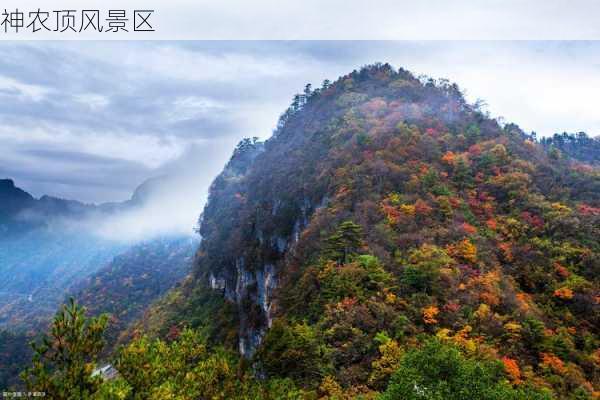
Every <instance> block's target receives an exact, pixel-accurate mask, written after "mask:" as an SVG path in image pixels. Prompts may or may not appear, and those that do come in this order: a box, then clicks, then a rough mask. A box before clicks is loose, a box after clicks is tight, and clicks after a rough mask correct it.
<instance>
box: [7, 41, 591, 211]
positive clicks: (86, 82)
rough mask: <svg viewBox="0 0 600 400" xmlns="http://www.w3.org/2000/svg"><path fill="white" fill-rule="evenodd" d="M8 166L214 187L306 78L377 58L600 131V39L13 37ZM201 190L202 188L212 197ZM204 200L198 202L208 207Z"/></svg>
mask: <svg viewBox="0 0 600 400" xmlns="http://www.w3.org/2000/svg"><path fill="white" fill-rule="evenodd" d="M0 49H1V50H2V54H3V57H2V58H0V102H1V103H2V107H0V148H1V149H2V152H1V153H0V176H8V177H12V178H14V179H15V180H16V181H17V184H18V185H20V186H22V187H24V188H25V189H26V190H28V191H30V192H32V193H33V194H35V195H38V196H39V195H42V194H51V195H56V196H61V197H67V198H76V199H80V200H83V201H87V202H101V201H110V200H124V199H126V198H128V197H129V196H130V194H131V192H132V191H133V189H134V188H135V187H136V186H137V185H138V184H139V183H141V181H143V180H144V179H146V178H148V177H152V176H158V175H161V174H164V173H165V171H173V170H177V171H178V173H179V174H181V173H183V172H182V171H185V172H186V173H185V174H184V175H185V176H186V180H185V182H186V185H197V186H198V187H199V188H201V190H200V191H199V192H198V193H199V194H197V195H196V194H195V195H194V196H197V197H198V196H200V197H202V196H204V195H203V194H202V193H204V192H206V190H207V187H208V185H209V183H210V181H211V180H212V178H213V177H214V175H215V174H216V173H218V171H219V170H220V169H221V168H222V166H223V165H224V163H225V162H226V161H227V159H228V158H229V156H230V154H231V150H232V148H233V146H234V145H235V143H236V142H237V141H238V140H240V139H241V138H242V137H247V136H259V137H262V138H266V137H268V136H269V135H270V133H271V131H272V129H273V127H274V126H275V123H276V121H277V117H278V115H279V114H280V113H281V112H282V111H283V110H284V109H285V107H287V105H288V104H289V101H290V100H291V97H292V95H293V94H294V93H295V92H297V91H300V90H301V89H302V88H303V86H304V84H305V83H307V82H311V83H313V84H319V83H320V82H321V81H322V80H323V79H326V78H327V79H331V80H333V79H336V78H337V77H338V76H340V75H342V74H345V73H347V72H349V71H351V70H352V69H355V68H358V67H360V66H361V65H364V64H367V63H372V62H375V61H382V62H390V63H392V64H393V65H394V66H397V67H400V66H402V67H404V68H407V69H409V70H411V71H413V72H415V73H426V74H428V75H431V76H434V77H444V78H449V79H451V80H453V81H457V82H458V83H459V85H460V86H461V87H462V88H464V89H465V90H466V92H467V96H468V98H469V100H471V101H474V100H476V99H477V98H484V99H485V100H487V102H488V104H490V106H489V109H490V112H491V113H492V115H495V116H499V115H502V116H504V117H505V118H506V119H507V120H508V121H514V122H517V123H518V124H519V125H521V126H522V127H523V128H524V129H526V130H535V131H537V132H538V133H539V134H543V135H548V134H552V133H554V132H555V131H562V130H568V131H579V130H585V131H588V132H589V133H590V134H598V133H600V117H598V113H597V111H596V109H595V104H598V103H600V93H598V92H597V91H596V90H595V89H594V88H597V87H600V74H599V73H598V72H599V69H600V42H389V41H388V42H369V41H366V42H365V41H354V42H353V41H350V42H339V41H312V42H301V41H299V42H296V41H292V42H289V41H276V42H260V41H259V42H252V41H251V42H235V41H225V42H224V41H219V42H211V41H206V42H169V41H165V42H19V43H17V42H2V43H0ZM202 198H204V197H202ZM197 209H198V210H197V212H198V213H199V211H200V210H201V204H200V205H198V206H197Z"/></svg>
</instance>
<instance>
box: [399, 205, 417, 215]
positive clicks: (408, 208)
mask: <svg viewBox="0 0 600 400" xmlns="http://www.w3.org/2000/svg"><path fill="white" fill-rule="evenodd" d="M400 211H401V212H402V213H403V214H406V215H411V216H412V215H415V212H416V209H415V206H413V205H411V204H402V205H401V206H400Z"/></svg>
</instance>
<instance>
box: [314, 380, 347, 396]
mask: <svg viewBox="0 0 600 400" xmlns="http://www.w3.org/2000/svg"><path fill="white" fill-rule="evenodd" d="M319 394H321V397H319V399H320V400H342V399H343V398H344V391H343V390H342V387H341V386H340V384H339V383H337V382H336V380H335V378H334V377H332V376H329V375H328V376H326V377H325V378H323V381H322V382H321V384H320V385H319Z"/></svg>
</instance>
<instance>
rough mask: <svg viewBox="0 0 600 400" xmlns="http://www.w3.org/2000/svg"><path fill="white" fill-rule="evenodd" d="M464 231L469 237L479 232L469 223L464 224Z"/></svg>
mask: <svg viewBox="0 0 600 400" xmlns="http://www.w3.org/2000/svg"><path fill="white" fill-rule="evenodd" d="M462 229H463V231H465V232H466V233H468V234H469V235H472V234H474V233H475V232H477V228H475V227H474V226H473V225H471V224H469V223H468V222H463V224H462Z"/></svg>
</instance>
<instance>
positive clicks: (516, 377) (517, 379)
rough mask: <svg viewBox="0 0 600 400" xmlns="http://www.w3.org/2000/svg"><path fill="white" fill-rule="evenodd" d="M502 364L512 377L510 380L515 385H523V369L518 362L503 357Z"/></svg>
mask: <svg viewBox="0 0 600 400" xmlns="http://www.w3.org/2000/svg"><path fill="white" fill-rule="evenodd" d="M502 363H503V364H504V370H505V371H506V373H507V374H508V376H509V377H510V380H511V381H512V382H513V383H515V384H519V383H521V369H520V368H519V364H517V361H516V360H513V359H512V358H508V357H502Z"/></svg>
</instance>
